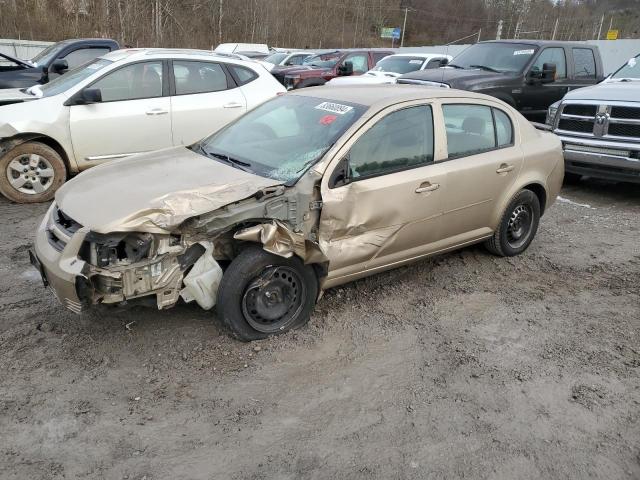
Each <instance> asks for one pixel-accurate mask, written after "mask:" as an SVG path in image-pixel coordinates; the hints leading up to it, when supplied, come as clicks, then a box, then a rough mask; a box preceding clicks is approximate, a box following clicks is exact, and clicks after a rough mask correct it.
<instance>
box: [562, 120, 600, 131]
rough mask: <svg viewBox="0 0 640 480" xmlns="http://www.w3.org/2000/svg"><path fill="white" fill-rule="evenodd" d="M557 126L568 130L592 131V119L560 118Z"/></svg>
mask: <svg viewBox="0 0 640 480" xmlns="http://www.w3.org/2000/svg"><path fill="white" fill-rule="evenodd" d="M558 128H559V129H560V130H566V131H569V132H579V133H593V120H574V119H569V118H560V122H559V123H558Z"/></svg>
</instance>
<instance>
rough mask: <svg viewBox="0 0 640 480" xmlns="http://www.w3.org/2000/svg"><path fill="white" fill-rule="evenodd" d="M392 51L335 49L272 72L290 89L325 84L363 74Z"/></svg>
mask: <svg viewBox="0 0 640 480" xmlns="http://www.w3.org/2000/svg"><path fill="white" fill-rule="evenodd" d="M391 54H393V52H391V51H384V50H370V49H362V50H334V51H331V52H324V53H319V54H317V55H314V56H312V57H309V58H307V59H306V60H305V61H304V63H303V64H302V65H298V66H294V67H282V68H275V69H274V70H272V72H271V73H272V74H273V76H274V77H276V79H278V81H279V82H280V83H282V84H283V85H284V86H285V87H286V88H287V90H293V89H295V88H304V87H314V86H318V85H324V84H325V83H327V82H328V81H329V80H331V79H332V78H335V77H344V76H348V75H362V74H363V73H365V72H366V71H367V70H370V69H371V68H373V67H374V66H375V64H376V63H378V62H379V61H380V60H381V59H383V58H384V57H386V56H387V55H391Z"/></svg>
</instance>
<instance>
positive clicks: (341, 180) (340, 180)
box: [329, 155, 351, 188]
mask: <svg viewBox="0 0 640 480" xmlns="http://www.w3.org/2000/svg"><path fill="white" fill-rule="evenodd" d="M350 180H351V168H350V167H349V155H346V156H345V157H343V158H342V160H340V161H339V162H338V165H336V168H335V169H334V170H333V173H331V177H329V188H337V187H342V186H343V185H346V184H348V183H349V181H350Z"/></svg>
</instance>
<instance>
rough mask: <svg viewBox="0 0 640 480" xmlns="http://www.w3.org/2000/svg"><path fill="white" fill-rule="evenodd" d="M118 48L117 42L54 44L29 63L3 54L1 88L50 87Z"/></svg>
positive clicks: (0, 56) (91, 40)
mask: <svg viewBox="0 0 640 480" xmlns="http://www.w3.org/2000/svg"><path fill="white" fill-rule="evenodd" d="M119 48H120V45H118V42H116V41H115V40H109V39H104V38H84V39H76V40H64V41H62V42H58V43H54V44H53V45H50V46H48V47H47V48H45V49H44V50H43V51H41V52H40V53H38V54H37V55H36V56H35V57H33V58H32V59H30V60H21V59H19V58H14V57H11V56H9V55H7V54H4V53H0V88H24V87H30V86H32V85H36V84H38V83H39V84H44V83H47V82H49V81H50V80H53V79H54V78H56V77H57V76H59V75H62V74H63V73H65V72H66V71H67V70H71V69H74V68H76V67H79V66H80V65H83V64H85V63H87V62H89V61H91V60H93V59H94V58H96V57H99V56H101V55H105V54H107V53H109V52H111V51H113V50H118V49H119Z"/></svg>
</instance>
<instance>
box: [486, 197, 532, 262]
mask: <svg viewBox="0 0 640 480" xmlns="http://www.w3.org/2000/svg"><path fill="white" fill-rule="evenodd" d="M539 223H540V201H539V200H538V197H537V196H536V194H535V193H533V192H532V191H531V190H520V191H519V192H518V194H517V195H516V196H515V197H513V199H512V200H511V202H509V205H508V206H507V208H506V210H505V211H504V213H503V214H502V218H501V219H500V223H499V225H498V228H497V229H496V231H495V232H494V234H493V237H491V238H490V239H489V240H487V242H486V243H485V246H486V247H487V250H489V251H490V252H491V253H493V254H494V255H498V256H500V257H513V256H514V255H519V254H521V253H522V252H524V251H525V250H526V249H527V248H528V247H529V245H530V244H531V242H532V241H533V238H534V237H535V235H536V232H537V231H538V224H539Z"/></svg>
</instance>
